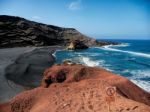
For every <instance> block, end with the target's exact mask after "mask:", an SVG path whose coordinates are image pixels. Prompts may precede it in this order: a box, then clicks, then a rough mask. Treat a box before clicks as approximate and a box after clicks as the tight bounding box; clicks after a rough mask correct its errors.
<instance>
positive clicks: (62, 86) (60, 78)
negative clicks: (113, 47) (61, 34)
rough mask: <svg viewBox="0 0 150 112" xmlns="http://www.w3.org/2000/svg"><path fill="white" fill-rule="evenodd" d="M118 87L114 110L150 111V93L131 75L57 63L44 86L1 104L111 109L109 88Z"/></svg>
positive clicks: (29, 109) (8, 108)
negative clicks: (137, 83) (133, 81)
mask: <svg viewBox="0 0 150 112" xmlns="http://www.w3.org/2000/svg"><path fill="white" fill-rule="evenodd" d="M110 86H115V87H116V94H115V95H114V99H113V101H112V102H111V103H110V111H113V112H150V106H149V105H150V94H149V93H147V92H145V91H144V90H142V89H141V88H139V87H138V86H136V85H135V84H133V83H132V82H130V81H129V80H128V79H126V78H124V77H121V76H118V75H115V74H112V73H110V72H108V71H106V70H104V69H100V68H92V67H86V66H82V65H55V66H53V67H51V68H49V69H47V70H46V71H45V72H44V78H43V80H42V86H41V87H38V88H35V89H33V90H29V91H26V92H23V93H21V94H19V95H17V96H16V97H14V98H13V99H12V100H11V101H10V102H8V103H6V104H3V105H1V106H0V110H1V111H0V112H109V110H108V103H107V101H108V96H107V94H106V88H108V87H110Z"/></svg>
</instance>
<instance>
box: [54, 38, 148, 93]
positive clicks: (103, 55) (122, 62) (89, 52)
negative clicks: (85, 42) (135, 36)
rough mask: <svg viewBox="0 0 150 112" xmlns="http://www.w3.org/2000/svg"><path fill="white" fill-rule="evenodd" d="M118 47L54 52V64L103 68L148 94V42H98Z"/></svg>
mask: <svg viewBox="0 0 150 112" xmlns="http://www.w3.org/2000/svg"><path fill="white" fill-rule="evenodd" d="M99 41H112V42H119V43H120V44H119V45H106V46H103V47H91V48H89V49H86V50H77V51H68V50H59V51H57V52H55V54H54V55H55V57H56V63H62V62H63V60H65V59H69V60H72V61H73V62H76V63H81V64H84V65H86V66H91V67H100V68H104V69H106V70H108V71H110V72H112V73H115V74H117V75H121V76H124V77H126V78H128V79H129V80H131V81H132V82H133V83H135V84H137V85H138V86H139V87H141V88H142V89H144V90H146V91H148V92H150V40H112V39H109V40H108V39H107V40H104V39H103V40H99Z"/></svg>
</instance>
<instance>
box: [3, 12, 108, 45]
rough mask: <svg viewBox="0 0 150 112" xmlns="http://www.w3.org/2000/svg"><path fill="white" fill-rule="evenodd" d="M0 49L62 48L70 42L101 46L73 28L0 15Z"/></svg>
mask: <svg viewBox="0 0 150 112" xmlns="http://www.w3.org/2000/svg"><path fill="white" fill-rule="evenodd" d="M0 40H1V41H0V48H6V47H23V46H51V45H61V46H64V45H66V44H68V43H69V42H71V41H75V40H78V41H81V42H82V43H84V45H86V46H88V47H89V46H102V45H105V44H106V45H107V44H110V43H101V42H98V41H96V40H95V39H92V38H90V37H88V36H85V35H83V34H81V33H80V32H79V31H77V30H76V29H74V28H62V27H57V26H53V25H46V24H42V23H37V22H33V21H29V20H26V19H24V18H20V17H15V16H7V15H0Z"/></svg>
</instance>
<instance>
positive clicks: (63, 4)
mask: <svg viewBox="0 0 150 112" xmlns="http://www.w3.org/2000/svg"><path fill="white" fill-rule="evenodd" d="M0 15H14V16H21V17H24V18H27V19H29V20H33V21H37V22H42V23H46V24H52V25H57V26H62V27H73V28H76V29H77V30H79V31H80V32H82V33H83V34H86V35H88V36H92V37H95V38H114V39H115V38H117V39H118V38H120V39H123V38H124V39H149V38H150V0H0Z"/></svg>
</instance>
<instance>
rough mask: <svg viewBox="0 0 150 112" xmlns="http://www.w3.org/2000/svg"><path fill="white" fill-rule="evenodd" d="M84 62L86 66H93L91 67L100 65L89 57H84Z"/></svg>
mask: <svg viewBox="0 0 150 112" xmlns="http://www.w3.org/2000/svg"><path fill="white" fill-rule="evenodd" d="M82 61H83V63H84V64H85V65H87V66H91V67H95V66H99V64H100V63H99V61H93V60H91V59H90V58H89V57H82Z"/></svg>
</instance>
